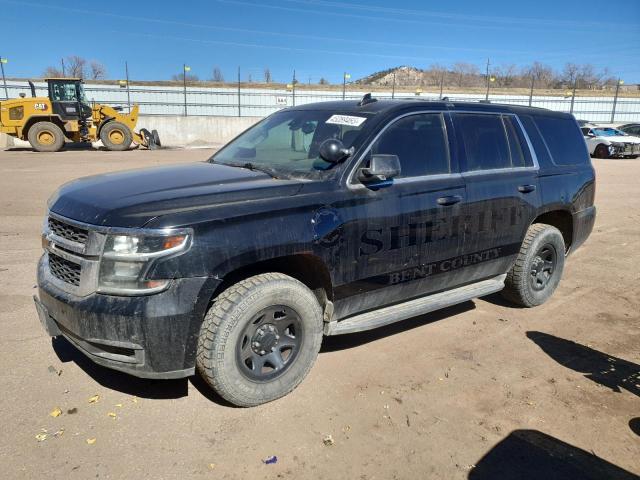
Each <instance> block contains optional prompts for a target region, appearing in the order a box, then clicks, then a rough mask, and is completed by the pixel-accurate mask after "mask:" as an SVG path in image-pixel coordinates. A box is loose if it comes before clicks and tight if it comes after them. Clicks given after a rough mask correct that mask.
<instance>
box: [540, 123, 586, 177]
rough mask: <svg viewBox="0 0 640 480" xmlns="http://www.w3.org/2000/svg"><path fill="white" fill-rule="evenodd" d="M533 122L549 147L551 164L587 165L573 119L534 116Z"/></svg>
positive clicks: (584, 145) (584, 152) (581, 139)
mask: <svg viewBox="0 0 640 480" xmlns="http://www.w3.org/2000/svg"><path fill="white" fill-rule="evenodd" d="M533 121H534V122H535V124H536V125H537V127H538V129H539V130H540V133H541V134H542V137H543V138H544V141H545V143H546V144H547V147H549V152H550V153H551V158H552V160H553V163H555V164H556V165H581V164H586V163H589V155H588V154H587V147H586V144H585V141H584V137H583V136H582V132H581V131H580V129H579V128H578V125H577V124H576V122H575V120H573V118H563V117H547V116H539V117H538V116H535V117H533Z"/></svg>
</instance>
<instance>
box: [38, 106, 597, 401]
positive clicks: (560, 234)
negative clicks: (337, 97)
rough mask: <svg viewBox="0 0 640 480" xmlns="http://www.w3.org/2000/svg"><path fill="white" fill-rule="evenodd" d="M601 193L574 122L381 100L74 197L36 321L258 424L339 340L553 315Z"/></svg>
mask: <svg viewBox="0 0 640 480" xmlns="http://www.w3.org/2000/svg"><path fill="white" fill-rule="evenodd" d="M177 155H178V153H177ZM594 192H595V176H594V170H593V167H592V165H591V161H590V158H589V153H588V152H587V148H586V146H585V142H584V139H583V137H582V134H581V133H580V129H579V128H578V125H577V123H576V121H575V119H574V118H573V116H571V115H567V114H564V113H557V112H552V111H548V110H543V109H535V108H524V107H514V106H506V105H494V104H486V103H450V102H446V101H442V102H425V101H376V100H375V99H373V98H371V97H370V96H365V98H363V100H362V101H360V102H355V101H343V102H327V103H317V104H310V105H304V106H299V107H295V108H288V109H285V110H282V111H279V112H277V113H275V114H273V115H271V116H269V117H268V118H266V119H264V120H262V121H261V122H260V123H258V124H257V125H255V126H254V127H252V128H250V129H249V130H247V131H246V132H244V133H242V134H241V135H240V136H238V137H237V138H236V139H234V140H233V141H231V142H230V143H229V144H228V145H226V146H225V147H224V148H222V149H221V150H220V151H219V152H217V153H216V154H215V155H214V156H213V157H211V158H210V159H209V160H207V161H205V162H202V163H195V164H190V165H184V164H183V165H178V166H168V167H160V168H153V169H145V170H139V171H128V172H121V173H111V174H106V175H99V176H94V177H89V178H84V179H81V180H76V181H73V182H71V183H68V184H66V185H64V186H63V187H61V188H60V189H59V190H58V191H57V193H55V194H54V195H53V196H52V198H51V199H50V200H49V204H48V206H49V213H48V216H47V219H46V221H45V225H44V232H43V245H44V249H45V252H44V255H43V256H42V258H41V260H40V263H39V266H38V285H39V298H36V299H35V301H36V306H37V309H38V312H39V315H40V319H41V321H42V323H43V324H44V326H45V328H46V330H47V332H48V333H49V335H51V336H57V335H62V336H64V337H65V338H66V339H67V340H69V341H70V342H71V343H72V344H74V345H75V346H76V347H78V348H79V349H80V350H81V351H82V352H84V353H85V354H86V355H87V356H88V357H89V358H91V359H92V360H93V361H95V362H96V363H98V364H101V365H104V366H107V367H109V368H113V369H116V370H121V371H124V372H127V373H130V374H132V375H136V376H139V377H153V378H177V377H185V376H189V375H193V374H194V373H195V371H196V369H197V370H198V371H199V373H200V374H201V375H202V376H203V377H204V379H205V380H206V381H207V382H208V383H209V384H210V385H211V386H212V387H213V388H214V389H215V390H216V391H217V392H218V393H219V394H220V395H221V396H222V397H224V398H225V399H227V400H228V401H230V402H232V403H234V404H236V405H241V406H251V405H258V404H261V403H264V402H267V401H270V400H274V399H276V398H279V397H281V396H283V395H285V394H287V393H288V392H290V391H291V390H293V389H294V388H295V387H296V386H297V385H298V384H299V383H300V382H301V381H302V379H303V378H304V377H305V375H306V374H307V373H308V372H309V370H310V369H311V366H312V365H313V363H314V361H315V359H316V356H317V354H318V351H319V349H320V344H321V342H322V337H323V334H324V335H339V334H345V333H351V332H359V331H362V330H367V329H371V328H375V327H378V326H381V325H386V324H389V323H392V322H397V321H401V320H404V319H407V318H410V317H413V316H415V315H419V314H423V313H425V312H429V311H432V310H435V309H439V308H443V307H446V306H448V305H452V304H456V303H459V302H463V301H466V300H469V299H471V298H475V297H480V296H483V295H488V294H490V293H493V292H498V291H502V292H503V293H504V295H505V296H506V297H507V298H508V299H509V300H511V301H512V302H514V303H515V304H518V305H521V306H526V307H532V306H535V305H539V304H541V303H543V302H544V301H546V300H547V299H548V298H549V297H550V296H551V294H552V293H553V291H554V290H555V289H556V287H557V285H558V283H559V282H560V278H561V276H562V270H563V266H564V261H565V256H566V255H567V254H568V253H570V252H571V251H573V250H575V249H576V248H578V247H579V246H580V245H581V244H582V243H583V242H584V241H585V239H586V238H587V236H588V235H589V233H590V232H591V229H592V227H593V223H594V219H595V207H594Z"/></svg>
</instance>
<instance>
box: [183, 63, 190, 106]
mask: <svg viewBox="0 0 640 480" xmlns="http://www.w3.org/2000/svg"><path fill="white" fill-rule="evenodd" d="M189 71H191V67H189V66H188V65H187V64H186V63H183V64H182V86H183V89H184V116H185V117H186V116H187V72H189Z"/></svg>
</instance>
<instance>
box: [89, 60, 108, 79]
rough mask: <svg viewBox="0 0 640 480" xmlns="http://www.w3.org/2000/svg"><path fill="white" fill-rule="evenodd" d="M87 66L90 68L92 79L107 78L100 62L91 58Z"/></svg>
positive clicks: (105, 70)
mask: <svg viewBox="0 0 640 480" xmlns="http://www.w3.org/2000/svg"><path fill="white" fill-rule="evenodd" d="M89 68H90V69H91V79H92V80H104V79H105V78H107V69H106V68H105V66H104V65H103V64H101V63H100V62H97V61H96V60H92V61H91V64H90V65H89Z"/></svg>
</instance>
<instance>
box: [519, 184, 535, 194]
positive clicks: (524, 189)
mask: <svg viewBox="0 0 640 480" xmlns="http://www.w3.org/2000/svg"><path fill="white" fill-rule="evenodd" d="M535 189H536V186H535V185H520V186H519V187H518V191H519V192H520V193H530V192H533V191H534V190H535Z"/></svg>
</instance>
